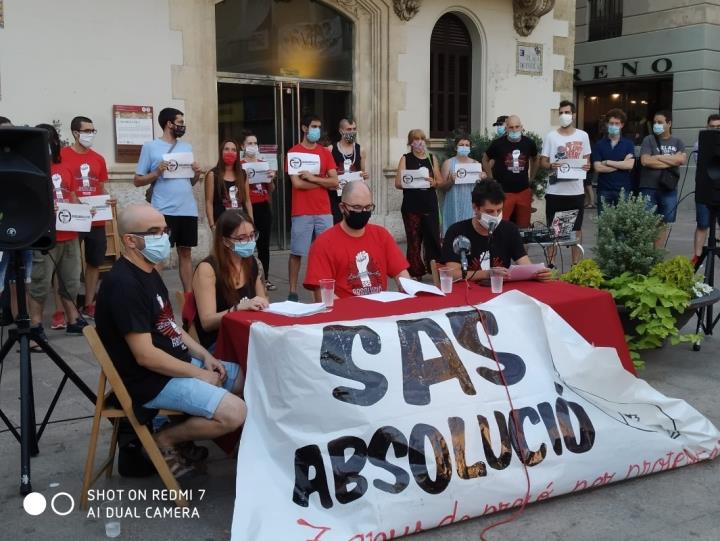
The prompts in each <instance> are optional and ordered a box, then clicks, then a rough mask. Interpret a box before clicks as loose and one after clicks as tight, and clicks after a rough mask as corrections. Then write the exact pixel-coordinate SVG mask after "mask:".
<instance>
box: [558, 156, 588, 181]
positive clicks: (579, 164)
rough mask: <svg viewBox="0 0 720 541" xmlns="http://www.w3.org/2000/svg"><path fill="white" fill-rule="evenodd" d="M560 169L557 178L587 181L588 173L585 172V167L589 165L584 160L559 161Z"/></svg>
mask: <svg viewBox="0 0 720 541" xmlns="http://www.w3.org/2000/svg"><path fill="white" fill-rule="evenodd" d="M558 163H559V164H560V167H559V168H558V169H557V178H563V179H583V180H584V179H585V178H586V177H587V171H585V170H583V165H585V164H586V163H587V160H586V159H584V158H580V159H579V160H578V159H572V160H571V159H567V160H558Z"/></svg>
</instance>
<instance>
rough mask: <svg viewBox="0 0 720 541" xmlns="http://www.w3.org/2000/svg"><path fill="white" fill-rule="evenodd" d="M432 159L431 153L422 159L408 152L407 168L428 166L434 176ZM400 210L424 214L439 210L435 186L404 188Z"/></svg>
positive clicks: (406, 155) (406, 158)
mask: <svg viewBox="0 0 720 541" xmlns="http://www.w3.org/2000/svg"><path fill="white" fill-rule="evenodd" d="M432 159H433V158H432V156H431V155H430V153H428V154H427V156H426V157H425V158H423V159H422V160H421V159H420V158H418V157H417V156H415V154H413V153H412V152H408V153H407V154H405V169H408V170H414V169H420V168H421V167H427V170H428V171H429V173H430V176H431V177H433V178H434V177H435V175H434V174H433V162H432ZM400 210H401V211H402V212H413V213H422V214H428V213H433V212H438V199H437V193H436V192H435V188H423V189H412V190H403V201H402V206H401V208H400Z"/></svg>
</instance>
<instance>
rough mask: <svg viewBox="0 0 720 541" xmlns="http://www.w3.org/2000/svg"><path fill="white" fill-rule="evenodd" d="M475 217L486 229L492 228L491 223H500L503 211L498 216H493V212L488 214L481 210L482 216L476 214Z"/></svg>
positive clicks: (496, 224) (497, 224)
mask: <svg viewBox="0 0 720 541" xmlns="http://www.w3.org/2000/svg"><path fill="white" fill-rule="evenodd" d="M475 219H476V220H477V221H478V222H479V223H480V225H481V226H483V227H484V228H485V229H490V224H492V223H494V224H495V227H497V226H499V225H500V222H501V221H502V212H501V213H500V214H498V215H497V216H493V215H492V214H487V213H485V212H481V213H480V217H479V218H478V217H477V216H476V217H475Z"/></svg>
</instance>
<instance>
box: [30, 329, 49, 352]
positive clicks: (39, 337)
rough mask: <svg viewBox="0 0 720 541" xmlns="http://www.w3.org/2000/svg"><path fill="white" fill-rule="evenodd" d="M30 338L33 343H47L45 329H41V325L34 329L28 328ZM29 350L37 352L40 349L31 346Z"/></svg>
mask: <svg viewBox="0 0 720 541" xmlns="http://www.w3.org/2000/svg"><path fill="white" fill-rule="evenodd" d="M30 338H32V339H33V340H34V341H35V342H46V343H47V342H48V341H49V340H48V337H47V334H45V329H44V328H43V326H42V324H40V325H35V326H34V327H30ZM31 349H32V350H33V351H38V350H39V349H40V348H39V346H32V347H31Z"/></svg>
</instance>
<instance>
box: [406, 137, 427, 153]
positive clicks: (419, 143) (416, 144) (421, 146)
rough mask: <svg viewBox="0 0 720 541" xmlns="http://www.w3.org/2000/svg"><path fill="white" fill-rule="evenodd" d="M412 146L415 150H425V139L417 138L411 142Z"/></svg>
mask: <svg viewBox="0 0 720 541" xmlns="http://www.w3.org/2000/svg"><path fill="white" fill-rule="evenodd" d="M410 146H411V147H412V149H413V150H414V151H415V152H425V141H423V140H422V139H417V140H415V141H413V142H412V143H410Z"/></svg>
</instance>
